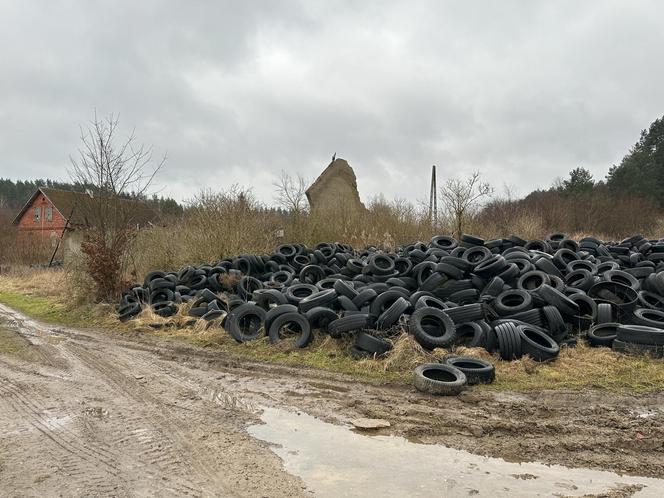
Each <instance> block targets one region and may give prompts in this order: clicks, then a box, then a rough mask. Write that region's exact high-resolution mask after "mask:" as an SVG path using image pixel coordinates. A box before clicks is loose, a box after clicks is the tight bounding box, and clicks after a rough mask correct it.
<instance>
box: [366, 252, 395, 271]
mask: <svg viewBox="0 0 664 498" xmlns="http://www.w3.org/2000/svg"><path fill="white" fill-rule="evenodd" d="M367 269H368V271H369V272H371V273H372V274H373V275H392V274H393V273H394V260H393V259H392V258H390V257H389V256H386V255H385V254H375V255H374V256H372V257H371V258H370V259H369V263H368V264H367Z"/></svg>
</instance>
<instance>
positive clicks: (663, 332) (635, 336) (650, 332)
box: [616, 325, 664, 346]
mask: <svg viewBox="0 0 664 498" xmlns="http://www.w3.org/2000/svg"><path fill="white" fill-rule="evenodd" d="M616 339H618V340H620V341H623V342H631V343H634V344H646V345H651V346H664V329H661V328H655V327H647V326H645V325H619V326H618V333H617V335H616Z"/></svg>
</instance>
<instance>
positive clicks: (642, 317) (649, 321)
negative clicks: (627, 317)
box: [632, 308, 664, 329]
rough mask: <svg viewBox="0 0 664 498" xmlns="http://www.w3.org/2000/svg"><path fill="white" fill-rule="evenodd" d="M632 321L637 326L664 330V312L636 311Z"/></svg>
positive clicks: (642, 309)
mask: <svg viewBox="0 0 664 498" xmlns="http://www.w3.org/2000/svg"><path fill="white" fill-rule="evenodd" d="M632 321H633V322H634V323H635V324H636V325H645V326H646V327H655V328H661V329H664V311H660V310H652V309H646V308H641V309H638V310H635V311H634V316H633V318H632Z"/></svg>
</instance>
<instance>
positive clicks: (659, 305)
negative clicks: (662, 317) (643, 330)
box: [637, 291, 664, 310]
mask: <svg viewBox="0 0 664 498" xmlns="http://www.w3.org/2000/svg"><path fill="white" fill-rule="evenodd" d="M637 299H638V301H639V306H641V307H643V308H650V309H651V310H664V296H660V295H659V294H655V293H654V292H648V291H639V295H638V298H637Z"/></svg>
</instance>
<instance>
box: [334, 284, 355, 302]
mask: <svg viewBox="0 0 664 498" xmlns="http://www.w3.org/2000/svg"><path fill="white" fill-rule="evenodd" d="M333 288H334V290H335V291H337V294H339V295H340V296H346V297H347V298H348V299H354V298H355V297H357V291H356V290H355V288H354V287H353V286H352V285H351V284H349V283H348V282H345V281H343V280H337V281H336V282H335V283H334V286H333Z"/></svg>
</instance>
